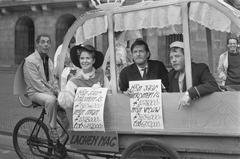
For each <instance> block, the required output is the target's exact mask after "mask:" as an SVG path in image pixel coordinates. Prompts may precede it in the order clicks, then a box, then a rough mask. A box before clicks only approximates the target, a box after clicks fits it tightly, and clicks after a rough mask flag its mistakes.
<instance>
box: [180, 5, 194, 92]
mask: <svg viewBox="0 0 240 159" xmlns="http://www.w3.org/2000/svg"><path fill="white" fill-rule="evenodd" d="M188 17H189V16H188V3H187V2H186V3H183V4H182V24H183V41H184V60H185V74H186V85H187V89H189V88H190V87H192V76H191V74H192V67H191V53H190V41H189V39H190V38H189V35H190V34H189V19H188Z"/></svg>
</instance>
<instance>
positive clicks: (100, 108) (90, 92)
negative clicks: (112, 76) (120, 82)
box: [73, 87, 107, 131]
mask: <svg viewBox="0 0 240 159" xmlns="http://www.w3.org/2000/svg"><path fill="white" fill-rule="evenodd" d="M106 94H107V88H97V89H96V88H91V87H79V88H78V89H77V92H76V95H75V99H74V105H73V130H74V131H105V127H104V120H103V117H104V116H103V115H104V103H105V99H106Z"/></svg>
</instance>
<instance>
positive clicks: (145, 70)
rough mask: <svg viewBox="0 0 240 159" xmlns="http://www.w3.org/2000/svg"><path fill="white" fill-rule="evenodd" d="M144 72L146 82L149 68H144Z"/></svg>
mask: <svg viewBox="0 0 240 159" xmlns="http://www.w3.org/2000/svg"><path fill="white" fill-rule="evenodd" d="M142 71H143V79H144V80H146V79H147V68H146V67H145V68H142Z"/></svg>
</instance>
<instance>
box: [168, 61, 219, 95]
mask: <svg viewBox="0 0 240 159" xmlns="http://www.w3.org/2000/svg"><path fill="white" fill-rule="evenodd" d="M178 77H179V72H178V71H175V70H171V71H170V72H169V74H168V79H169V89H168V91H169V92H179V85H178ZM192 85H193V86H192V87H191V88H189V89H188V90H187V91H188V93H189V96H190V98H191V99H197V98H200V97H201V96H204V95H207V94H210V93H213V92H215V91H219V88H218V84H217V82H216V80H215V79H214V77H213V76H212V74H211V73H210V71H209V68H208V66H207V65H206V64H204V63H198V64H197V63H192ZM183 91H186V80H185V79H184V84H183Z"/></svg>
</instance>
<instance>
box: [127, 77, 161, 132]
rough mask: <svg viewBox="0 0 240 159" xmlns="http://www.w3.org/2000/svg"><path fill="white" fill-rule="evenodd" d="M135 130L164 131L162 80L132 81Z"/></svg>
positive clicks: (132, 118) (131, 99) (130, 84)
mask: <svg viewBox="0 0 240 159" xmlns="http://www.w3.org/2000/svg"><path fill="white" fill-rule="evenodd" d="M129 86H130V87H129V90H130V91H131V92H132V93H133V97H131V98H130V108H131V122H132V128H133V129H163V128H164V126H163V116H162V89H161V80H141V81H130V83H129Z"/></svg>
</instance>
